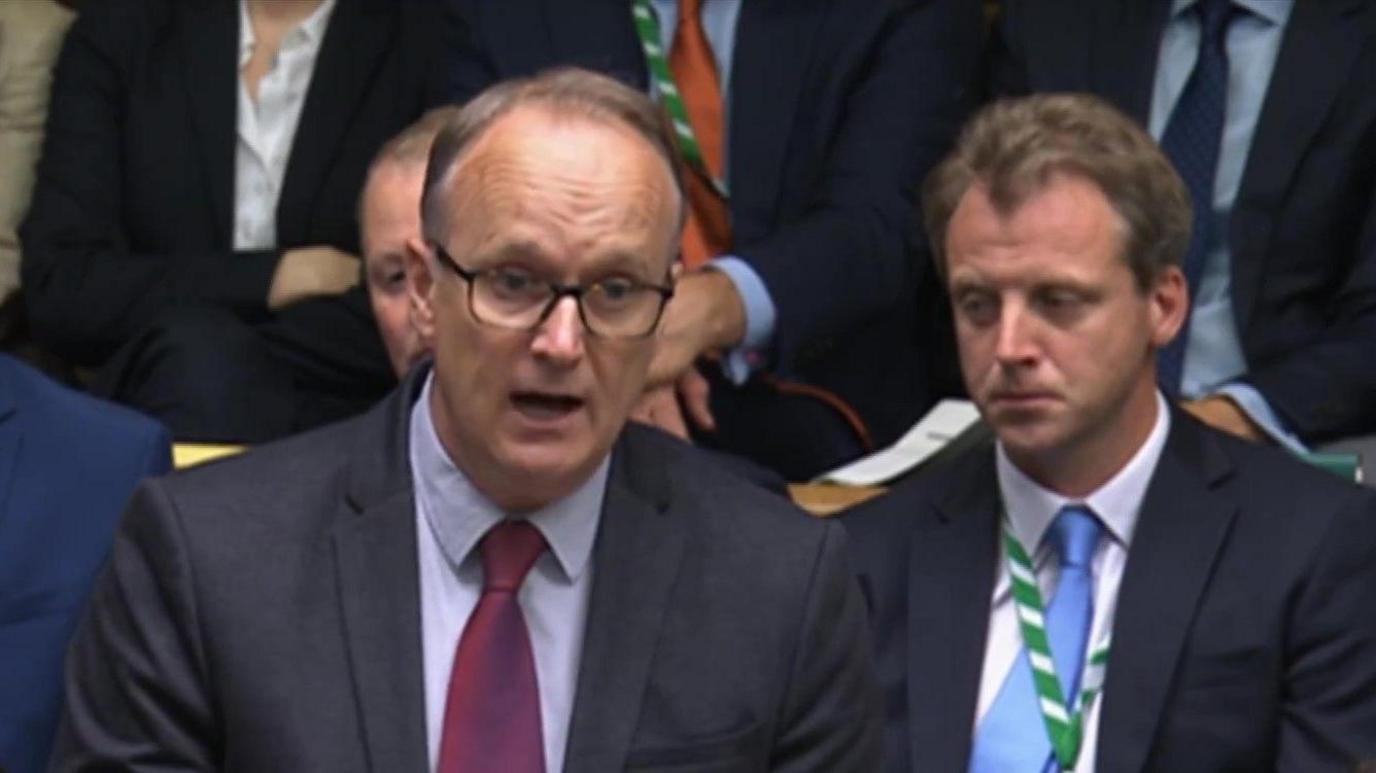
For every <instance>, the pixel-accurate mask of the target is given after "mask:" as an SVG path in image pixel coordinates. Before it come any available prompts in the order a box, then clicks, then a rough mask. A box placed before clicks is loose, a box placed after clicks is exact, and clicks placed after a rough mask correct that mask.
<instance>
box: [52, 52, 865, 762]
mask: <svg viewBox="0 0 1376 773" xmlns="http://www.w3.org/2000/svg"><path fill="white" fill-rule="evenodd" d="M666 137H667V135H666V134H664V132H663V127H662V125H661V120H660V118H659V116H658V114H657V111H656V110H655V108H654V107H653V105H652V104H651V103H649V102H648V101H647V100H646V99H645V98H644V97H643V96H641V95H639V94H637V93H635V92H633V91H631V90H629V89H627V88H625V87H622V86H620V85H619V84H616V83H615V82H613V81H611V80H609V79H605V78H603V77H601V76H596V75H592V74H589V73H585V72H580V71H567V70H566V71H560V72H555V73H552V74H547V75H543V76H540V77H537V78H535V79H532V80H523V81H513V82H508V83H506V84H503V85H498V86H496V87H493V88H492V89H490V90H489V91H487V92H485V93H484V94H482V95H480V96H479V97H477V98H476V99H475V100H474V101H472V102H470V103H469V104H468V105H467V106H465V108H464V109H463V111H462V112H461V113H460V114H459V116H458V117H457V118H455V119H454V120H453V121H452V122H450V123H449V124H448V125H446V126H445V128H444V129H443V130H442V131H441V133H440V135H439V137H438V138H437V140H436V143H435V147H434V150H433V152H432V155H431V160H430V166H429V169H428V171H427V179H426V189H425V196H424V200H423V203H422V206H423V217H422V221H423V227H424V231H425V235H426V237H427V239H426V243H425V244H424V245H413V247H412V249H411V251H410V254H409V255H408V267H407V270H408V282H409V285H410V292H411V303H412V314H413V316H414V321H415V323H416V326H417V328H418V330H419V331H420V333H421V336H422V338H423V339H424V340H425V343H426V344H427V345H428V346H429V347H430V348H431V349H432V350H433V352H434V364H433V367H432V368H421V369H419V370H417V371H416V372H414V373H413V374H412V375H411V376H410V377H409V378H408V379H407V380H406V381H405V382H404V383H403V384H402V386H401V388H400V390H399V391H398V392H396V393H395V394H393V395H392V396H391V397H390V398H389V399H388V400H386V401H385V402H384V403H382V404H381V405H380V406H378V407H377V408H376V409H375V410H374V411H372V412H371V413H369V414H367V415H365V416H363V417H361V418H359V419H355V420H351V421H349V422H346V423H343V424H339V425H335V426H333V427H329V428H326V429H323V430H320V431H317V432H314V433H311V434H308V435H303V436H300V437H297V438H294V439H290V440H287V441H284V442H282V443H279V444H275V445H272V446H268V447H264V448H262V449H259V450H256V451H253V452H251V453H249V454H247V455H245V456H243V457H241V458H238V459H235V460H232V461H228V462H224V463H221V464H217V465H212V466H209V467H205V468H201V469H198V470H195V471H192V472H190V473H187V474H184V475H180V476H174V477H172V478H170V479H167V480H164V481H159V482H155V483H152V484H150V485H147V486H145V487H143V488H142V489H141V490H140V492H139V493H138V494H137V495H136V497H135V500H134V502H133V504H132V505H131V507H130V510H129V512H128V513H127V516H126V519H125V523H124V525H123V528H122V530H121V533H120V535H119V537H118V539H117V541H116V545H115V548H114V554H113V558H112V561H111V564H110V566H109V568H108V570H107V572H106V574H105V576H104V577H103V579H102V580H101V582H100V583H99V586H98V589H97V591H96V594H95V599H94V603H93V607H92V609H91V611H90V613H89V616H88V618H87V620H86V621H85V623H84V625H83V628H82V630H81V632H80V633H79V635H78V639H77V642H76V643H75V645H74V647H73V650H72V652H71V654H70V658H69V678H68V683H67V697H68V707H67V715H66V718H65V720H64V722H63V726H62V729H61V730H60V733H59V735H60V737H59V741H58V750H57V756H56V760H55V767H56V769H57V770H73V769H82V768H87V767H92V768H94V767H100V768H104V767H106V766H110V765H113V766H117V767H123V768H132V769H145V768H154V767H156V768H157V769H159V770H169V769H177V770H182V769H196V770H203V769H232V770H252V771H271V770H290V771H313V770H329V771H354V770H375V771H409V770H421V769H432V770H441V771H488V770H492V771H497V770H500V771H516V772H519V771H546V770H548V771H557V770H568V771H598V772H600V771H608V770H621V769H634V770H642V771H649V770H669V769H673V770H712V771H752V770H789V771H802V770H827V771H850V770H855V771H869V770H874V769H875V768H876V766H877V765H878V759H877V757H878V754H879V745H880V733H881V728H880V723H881V719H880V716H879V704H880V700H879V696H878V693H877V691H876V689H875V687H874V680H873V674H872V664H871V661H870V655H869V641H868V639H867V635H866V632H865V625H864V612H863V602H862V600H861V597H860V595H859V591H858V588H857V587H856V585H855V584H854V581H853V579H852V578H851V576H850V573H849V568H848V565H847V559H846V557H845V556H846V553H847V551H846V548H845V545H844V538H843V536H842V531H841V529H840V528H839V527H837V526H835V525H833V524H826V523H823V522H817V521H811V520H809V519H808V518H806V517H804V516H802V515H800V514H799V513H798V512H797V511H795V510H794V509H792V508H790V507H789V506H788V505H787V504H786V503H784V502H783V501H782V500H780V499H778V498H777V497H774V496H773V495H771V494H768V493H765V492H763V491H761V490H759V489H756V488H753V487H751V486H750V485H749V484H747V483H745V482H743V481H742V480H741V479H740V478H738V477H736V476H735V475H734V474H732V473H729V472H722V471H720V470H719V469H718V468H717V467H716V466H715V464H714V463H713V462H711V461H710V460H707V459H705V458H703V457H701V456H699V455H698V453H697V452H695V451H694V450H692V449H691V448H690V447H688V446H686V445H684V444H682V443H680V442H678V441H677V440H674V439H672V438H670V437H668V436H667V435H663V434H661V433H658V432H657V431H654V430H650V429H646V428H636V427H634V426H628V425H627V424H626V417H627V415H628V413H629V412H630V410H631V407H632V405H633V404H634V403H635V401H636V400H637V398H638V397H639V396H640V394H641V391H642V389H643V386H644V381H645V374H646V371H647V368H648V365H649V361H650V358H651V356H652V355H653V352H654V348H655V336H654V333H655V331H656V329H657V326H658V323H659V318H660V315H661V313H662V311H663V307H664V303H665V301H666V300H667V298H668V296H669V295H670V293H671V291H672V290H671V288H672V272H671V268H670V263H671V259H672V256H673V254H674V251H675V247H676V244H677V236H678V229H679V226H680V225H681V222H682V220H681V218H682V196H681V188H680V184H679V180H678V178H677V177H676V173H675V171H674V169H675V165H674V163H673V160H674V159H673V155H672V154H673V152H674V151H673V150H672V147H671V145H670V143H669V141H668V140H667V139H666Z"/></svg>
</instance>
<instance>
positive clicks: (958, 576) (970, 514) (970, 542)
mask: <svg viewBox="0 0 1376 773" xmlns="http://www.w3.org/2000/svg"><path fill="white" fill-rule="evenodd" d="M951 473H952V474H951V483H950V484H949V485H948V487H947V488H946V489H945V494H944V495H943V496H941V497H939V498H938V500H937V501H936V503H935V510H934V511H931V512H926V513H921V514H920V517H921V518H922V521H921V522H920V523H919V526H918V528H916V529H914V530H913V534H912V545H911V552H910V554H909V556H910V560H911V562H910V564H909V577H908V647H909V654H908V668H909V672H908V729H909V733H908V741H909V752H908V753H909V757H910V759H911V768H912V769H913V770H965V769H966V767H967V766H968V764H969V754H970V738H971V736H972V733H973V729H974V719H975V707H976V703H977V699H978V695H979V683H980V674H981V671H982V669H983V659H984V646H985V637H986V636H987V635H988V631H989V604H990V599H991V598H992V597H993V592H994V574H995V560H996V555H997V536H998V519H999V500H998V480H997V478H996V477H995V475H994V455H993V452H992V450H983V451H981V452H980V453H979V454H978V455H977V457H975V459H974V461H972V463H971V464H970V465H969V466H967V467H966V468H965V469H964V470H961V471H960V473H955V471H954V470H953V471H951Z"/></svg>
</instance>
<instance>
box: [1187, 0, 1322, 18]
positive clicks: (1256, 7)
mask: <svg viewBox="0 0 1376 773" xmlns="http://www.w3.org/2000/svg"><path fill="white" fill-rule="evenodd" d="M1197 2H1199V0H1171V18H1172V19H1174V18H1176V17H1178V16H1180V14H1182V13H1184V12H1185V11H1186V10H1187V9H1189V8H1191V7H1193V6H1194V4H1195V3H1197ZM1294 4H1295V0H1233V5H1236V6H1239V7H1241V8H1245V9H1247V11H1248V12H1249V13H1251V14H1252V15H1253V16H1256V17H1257V18H1260V19H1265V20H1266V21H1268V22H1270V23H1272V24H1285V22H1286V21H1287V20H1288V19H1289V18H1290V10H1291V8H1292V7H1293V6H1294Z"/></svg>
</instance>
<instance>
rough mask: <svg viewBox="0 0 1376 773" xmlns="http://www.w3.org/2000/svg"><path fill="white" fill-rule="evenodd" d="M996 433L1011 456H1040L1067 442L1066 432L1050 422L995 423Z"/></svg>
mask: <svg viewBox="0 0 1376 773" xmlns="http://www.w3.org/2000/svg"><path fill="white" fill-rule="evenodd" d="M991 424H993V427H994V434H995V435H997V436H998V438H999V441H1000V442H1002V443H1003V447H1004V448H1005V449H1007V451H1008V453H1009V455H1011V456H1021V457H1026V456H1033V457H1035V456H1040V455H1042V454H1045V453H1048V452H1052V451H1055V450H1056V449H1058V448H1060V447H1061V446H1062V445H1064V443H1065V437H1064V435H1065V433H1064V432H1062V431H1061V430H1060V428H1059V427H1057V426H1055V425H1054V424H1051V423H1050V422H1000V423H993V422H991Z"/></svg>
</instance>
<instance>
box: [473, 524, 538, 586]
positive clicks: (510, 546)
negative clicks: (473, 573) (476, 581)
mask: <svg viewBox="0 0 1376 773" xmlns="http://www.w3.org/2000/svg"><path fill="white" fill-rule="evenodd" d="M479 550H481V551H482V557H483V592H484V593H487V592H489V591H507V592H511V593H514V592H515V591H516V589H518V588H520V587H521V583H522V582H524V581H525V578H526V574H528V573H529V572H530V568H531V567H532V566H534V565H535V561H536V559H538V558H539V557H540V554H541V553H543V552H545V538H544V535H542V534H540V530H539V529H537V528H535V527H534V526H532V525H531V524H530V522H529V521H502V522H501V523H499V524H497V525H496V526H493V527H492V530H491V531H489V532H488V533H487V534H486V535H484V536H483V541H482V545H481V546H480V547H479Z"/></svg>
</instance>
